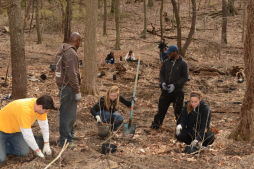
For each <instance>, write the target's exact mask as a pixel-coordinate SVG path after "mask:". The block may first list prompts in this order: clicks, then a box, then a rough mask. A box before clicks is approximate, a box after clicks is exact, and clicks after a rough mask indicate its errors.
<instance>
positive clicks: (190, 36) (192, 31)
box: [182, 0, 197, 56]
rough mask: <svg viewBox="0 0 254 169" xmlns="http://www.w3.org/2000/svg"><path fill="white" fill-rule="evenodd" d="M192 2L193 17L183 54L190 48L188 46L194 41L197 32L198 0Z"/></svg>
mask: <svg viewBox="0 0 254 169" xmlns="http://www.w3.org/2000/svg"><path fill="white" fill-rule="evenodd" d="M191 3H192V19H191V28H190V32H189V34H188V38H187V40H186V41H185V43H184V45H183V48H182V56H185V53H186V51H187V49H188V47H189V46H190V44H191V41H192V37H193V35H194V33H195V30H196V20H197V9H196V8H197V7H196V0H191Z"/></svg>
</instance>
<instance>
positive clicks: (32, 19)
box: [29, 0, 34, 35]
mask: <svg viewBox="0 0 254 169" xmlns="http://www.w3.org/2000/svg"><path fill="white" fill-rule="evenodd" d="M33 21H34V1H33V0H32V16H31V20H30V26H29V35H30V33H31V30H32V27H33Z"/></svg>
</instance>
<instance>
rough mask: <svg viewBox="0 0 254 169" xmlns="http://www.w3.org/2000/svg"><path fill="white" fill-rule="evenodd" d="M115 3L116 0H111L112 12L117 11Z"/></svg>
mask: <svg viewBox="0 0 254 169" xmlns="http://www.w3.org/2000/svg"><path fill="white" fill-rule="evenodd" d="M115 3H116V0H111V10H110V13H115Z"/></svg>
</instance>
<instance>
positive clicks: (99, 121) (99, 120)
mask: <svg viewBox="0 0 254 169" xmlns="http://www.w3.org/2000/svg"><path fill="white" fill-rule="evenodd" d="M95 118H96V120H97V123H101V122H102V121H101V117H100V116H99V115H97V116H95Z"/></svg>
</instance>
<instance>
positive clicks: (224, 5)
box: [221, 0, 228, 44]
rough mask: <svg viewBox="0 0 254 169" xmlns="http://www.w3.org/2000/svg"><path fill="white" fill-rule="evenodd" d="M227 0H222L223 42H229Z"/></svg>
mask: <svg viewBox="0 0 254 169" xmlns="http://www.w3.org/2000/svg"><path fill="white" fill-rule="evenodd" d="M227 16H228V8H227V0H222V28H221V44H227V22H228V21H227Z"/></svg>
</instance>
